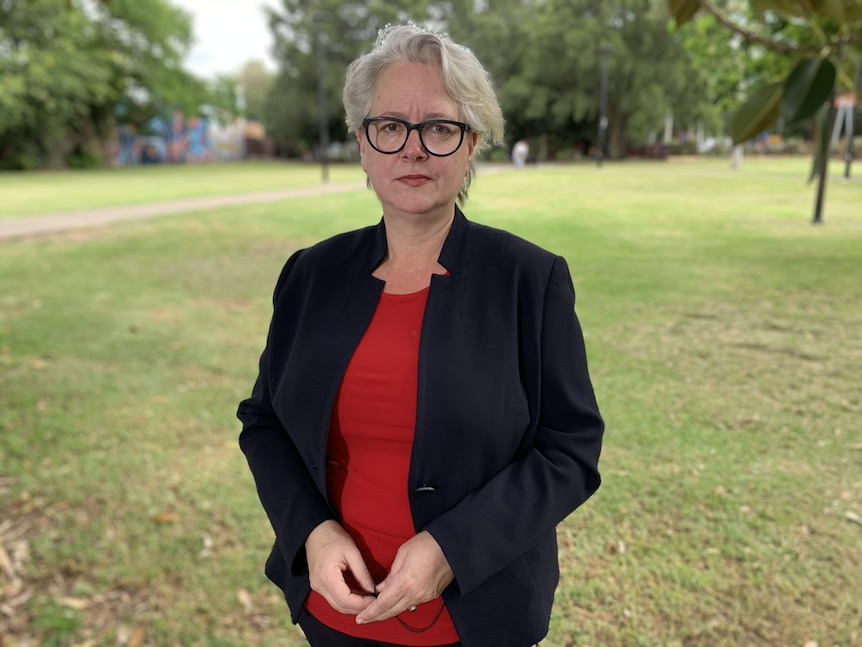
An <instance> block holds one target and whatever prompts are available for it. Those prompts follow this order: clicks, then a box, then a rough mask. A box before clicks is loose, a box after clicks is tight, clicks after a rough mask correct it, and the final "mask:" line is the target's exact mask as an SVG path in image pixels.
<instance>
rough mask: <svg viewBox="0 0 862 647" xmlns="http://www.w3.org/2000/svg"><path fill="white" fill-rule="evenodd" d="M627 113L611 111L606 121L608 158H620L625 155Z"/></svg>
mask: <svg viewBox="0 0 862 647" xmlns="http://www.w3.org/2000/svg"><path fill="white" fill-rule="evenodd" d="M627 121H628V115H624V114H621V113H618V112H611V114H610V119H609V121H608V158H609V159H612V160H620V159H623V158H624V157H625V156H626V122H627Z"/></svg>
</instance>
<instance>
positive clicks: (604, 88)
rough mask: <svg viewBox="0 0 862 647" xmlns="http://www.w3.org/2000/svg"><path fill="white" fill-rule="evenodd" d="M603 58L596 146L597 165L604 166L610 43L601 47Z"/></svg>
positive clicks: (600, 54) (600, 52) (600, 53)
mask: <svg viewBox="0 0 862 647" xmlns="http://www.w3.org/2000/svg"><path fill="white" fill-rule="evenodd" d="M599 56H601V59H602V79H601V86H600V88H599V144H598V147H597V148H596V166H598V167H599V168H601V167H602V160H604V158H605V140H606V139H607V131H608V71H609V70H608V67H609V66H610V56H611V48H610V46H608V45H602V46H601V47H599Z"/></svg>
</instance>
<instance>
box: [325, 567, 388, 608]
mask: <svg viewBox="0 0 862 647" xmlns="http://www.w3.org/2000/svg"><path fill="white" fill-rule="evenodd" d="M318 593H320V594H321V595H322V596H323V597H324V598H325V599H326V601H327V602H328V603H329V606H331V607H332V608H333V609H335V610H336V611H338V612H339V613H349V614H353V615H355V614H357V613H359V612H360V611H362V610H363V609H365V607H367V606H368V605H369V604H370V603H371V602H374V599H375V598H374V596H372V595H363V594H361V593H356V592H354V591H351V589H350V586H348V584H347V582H346V581H345V580H344V573H343V572H342V571H341V570H340V569H334V571H332V572H331V573H330V576H329V577H327V578H326V579H325V581H324V582H323V586H321V590H320V591H318Z"/></svg>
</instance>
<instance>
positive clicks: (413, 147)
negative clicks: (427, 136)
mask: <svg viewBox="0 0 862 647" xmlns="http://www.w3.org/2000/svg"><path fill="white" fill-rule="evenodd" d="M401 153H402V155H403V156H404V157H406V158H408V159H422V158H425V157H428V151H426V150H425V147H424V146H423V145H422V139H421V138H420V137H419V130H418V129H417V128H414V129H413V130H411V131H410V132H409V133H407V141H406V142H405V144H404V148H403V149H401Z"/></svg>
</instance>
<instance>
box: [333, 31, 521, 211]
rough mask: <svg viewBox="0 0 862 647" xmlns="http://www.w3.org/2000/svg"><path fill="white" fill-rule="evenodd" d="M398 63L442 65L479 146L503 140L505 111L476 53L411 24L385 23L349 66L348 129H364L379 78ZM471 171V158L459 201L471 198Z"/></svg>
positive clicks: (447, 86) (449, 90)
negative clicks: (366, 48)
mask: <svg viewBox="0 0 862 647" xmlns="http://www.w3.org/2000/svg"><path fill="white" fill-rule="evenodd" d="M396 63H424V64H426V65H433V66H435V67H437V68H439V69H440V72H441V73H442V76H443V87H444V88H445V90H446V93H447V94H448V95H449V96H450V97H451V98H452V99H453V100H454V101H455V102H456V103H457V104H458V107H459V108H460V110H461V118H462V119H463V120H464V121H465V122H466V123H467V125H469V126H470V130H472V131H473V132H475V133H477V134H478V135H479V137H478V140H477V142H476V151H477V152H478V151H481V150H483V149H485V148H489V147H491V146H494V145H496V144H501V143H502V142H503V129H504V120H503V111H502V110H501V109H500V104H499V102H498V101H497V95H496V93H495V92H494V86H493V84H492V83H491V78H490V76H489V74H488V72H487V70H486V69H485V68H484V67H483V66H482V64H481V63H480V62H479V60H478V59H477V58H476V56H475V54H473V52H471V51H470V50H469V49H468V48H467V47H464V46H463V45H459V44H457V43H455V42H454V41H452V40H451V39H450V38H449V37H448V36H446V35H443V34H433V33H431V32H428V31H425V30H424V29H422V28H420V27H417V26H416V25H412V24H411V25H394V26H387V27H385V28H384V29H381V30H380V33H379V35H378V37H377V42H376V43H375V44H374V47H373V48H372V50H371V51H370V52H368V53H367V54H364V55H362V56H360V57H359V58H357V59H356V60H355V61H353V63H351V64H350V66H349V67H348V68H347V78H346V80H345V82H344V92H343V95H342V96H343V100H344V109H345V111H346V113H347V117H346V121H347V128H348V130H349V131H350V132H353V133H357V134H358V133H359V132H360V130H361V129H362V120H363V119H365V117H368V116H370V115H369V111H370V110H371V104H372V102H373V100H374V89H375V87H376V86H377V80H378V79H379V78H380V75H381V74H382V73H383V72H384V70H386V69H387V68H388V67H389V66H390V65H394V64H396ZM473 173H474V170H473V167H472V164H471V166H470V172H469V173H468V174H467V176H466V177H465V178H464V182H463V183H462V184H461V190H460V191H459V192H458V200H459V201H460V202H461V203H463V202H464V201H465V200H466V199H467V190H468V189H469V187H470V182H471V181H472V179H473Z"/></svg>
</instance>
